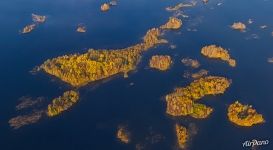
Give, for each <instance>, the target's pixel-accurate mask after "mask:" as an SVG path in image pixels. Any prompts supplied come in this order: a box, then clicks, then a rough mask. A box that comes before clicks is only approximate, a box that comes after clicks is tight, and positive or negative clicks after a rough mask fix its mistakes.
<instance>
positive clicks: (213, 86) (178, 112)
mask: <svg viewBox="0 0 273 150" xmlns="http://www.w3.org/2000/svg"><path fill="white" fill-rule="evenodd" d="M230 83H231V82H230V81H229V80H228V79H227V78H224V77H217V76H208V77H203V78H200V79H198V80H195V81H193V82H192V83H191V84H190V85H188V86H186V87H182V88H176V89H175V91H174V92H172V93H170V94H168V95H167V96H166V102H167V110H166V113H167V114H169V115H172V116H187V115H189V116H192V117H194V118H206V117H208V116H209V114H210V113H211V112H212V111H213V109H212V108H210V107H207V106H206V105H204V104H199V103H197V102H196V101H197V100H200V99H201V98H203V97H204V96H207V95H217V94H223V93H224V92H225V91H226V89H227V88H228V87H229V86H230Z"/></svg>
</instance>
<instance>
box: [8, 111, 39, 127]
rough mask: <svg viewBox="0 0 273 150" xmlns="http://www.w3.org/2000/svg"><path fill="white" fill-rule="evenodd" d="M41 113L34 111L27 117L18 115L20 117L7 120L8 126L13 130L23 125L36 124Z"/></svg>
mask: <svg viewBox="0 0 273 150" xmlns="http://www.w3.org/2000/svg"><path fill="white" fill-rule="evenodd" d="M43 113H44V111H34V112H33V113H31V114H28V115H20V116H17V117H14V118H11V119H10V120H9V125H10V126H11V127H12V128H13V129H19V128H21V127H23V126H25V125H29V124H33V123H36V122H38V121H39V120H40V119H41V117H42V115H43Z"/></svg>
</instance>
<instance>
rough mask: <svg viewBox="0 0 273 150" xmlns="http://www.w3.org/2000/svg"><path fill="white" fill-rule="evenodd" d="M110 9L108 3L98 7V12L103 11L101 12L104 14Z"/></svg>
mask: <svg viewBox="0 0 273 150" xmlns="http://www.w3.org/2000/svg"><path fill="white" fill-rule="evenodd" d="M109 9H110V4H108V3H103V4H102V5H101V7H100V10H101V11H103V12H106V11H108V10H109Z"/></svg>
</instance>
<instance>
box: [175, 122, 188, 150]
mask: <svg viewBox="0 0 273 150" xmlns="http://www.w3.org/2000/svg"><path fill="white" fill-rule="evenodd" d="M175 132H176V138H177V143H178V146H179V148H181V149H185V148H186V144H187V141H188V139H189V133H188V131H187V128H185V127H183V126H181V125H179V124H175Z"/></svg>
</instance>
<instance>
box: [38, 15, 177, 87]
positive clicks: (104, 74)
mask: <svg viewBox="0 0 273 150" xmlns="http://www.w3.org/2000/svg"><path fill="white" fill-rule="evenodd" d="M172 20H173V19H170V20H169V21H168V22H167V23H166V24H168V26H171V24H172V23H173V21H172ZM172 27H173V26H172ZM163 30H165V28H164V29H162V28H153V29H150V30H148V31H147V33H146V35H145V36H144V38H143V42H141V43H139V44H136V45H133V46H130V47H127V48H124V49H115V50H113V49H109V50H106V49H99V50H94V49H90V50H88V52H86V53H84V54H72V55H64V56H60V57H57V58H53V59H48V60H47V61H45V62H44V63H43V64H42V65H41V66H39V67H38V71H39V70H42V71H44V72H46V73H48V74H50V75H53V76H55V77H57V78H59V79H61V80H62V81H64V82H66V83H68V84H70V85H71V86H73V87H81V86H84V85H86V84H88V83H90V82H93V81H97V80H101V79H105V78H108V77H110V76H113V75H116V74H119V73H123V74H124V75H125V77H127V75H128V72H130V71H133V70H135V69H136V66H137V64H138V62H139V61H140V58H141V54H142V53H143V52H145V51H147V50H148V49H150V48H153V47H155V46H156V45H158V44H164V43H167V41H166V40H164V39H161V33H162V31H163Z"/></svg>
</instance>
